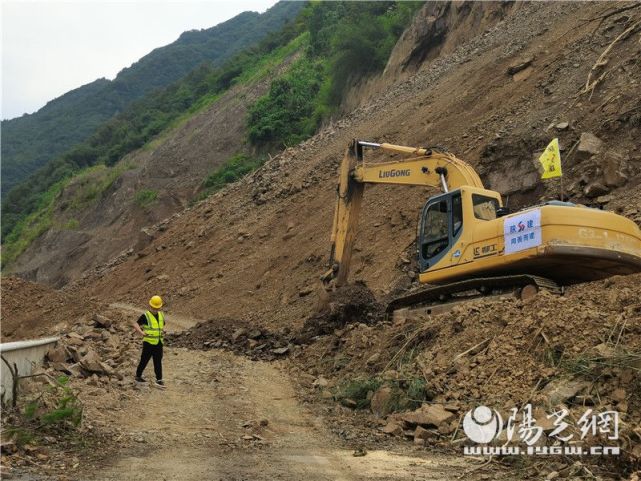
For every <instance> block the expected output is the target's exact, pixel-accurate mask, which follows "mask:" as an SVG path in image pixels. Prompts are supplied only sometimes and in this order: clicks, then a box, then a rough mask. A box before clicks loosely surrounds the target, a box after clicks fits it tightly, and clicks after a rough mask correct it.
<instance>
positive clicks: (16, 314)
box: [0, 276, 101, 342]
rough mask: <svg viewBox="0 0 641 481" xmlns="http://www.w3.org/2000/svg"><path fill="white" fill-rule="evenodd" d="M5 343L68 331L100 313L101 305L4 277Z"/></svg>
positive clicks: (70, 294) (76, 295)
mask: <svg viewBox="0 0 641 481" xmlns="http://www.w3.org/2000/svg"><path fill="white" fill-rule="evenodd" d="M1 289H2V303H1V309H2V311H1V312H2V314H1V317H2V323H1V324H0V325H1V328H2V341H3V342H8V341H16V340H22V339H33V338H36V337H41V336H51V335H55V334H59V333H61V332H66V331H67V329H68V327H69V326H71V325H73V323H74V322H77V321H78V320H81V319H84V318H87V317H89V316H91V314H92V313H94V312H100V309H101V308H100V307H99V305H98V303H97V302H95V301H94V300H91V299H86V298H85V296H84V295H82V294H78V293H70V292H62V291H58V290H55V289H51V288H49V287H46V286H43V285H41V284H36V283H33V282H28V281H24V280H22V279H20V278H18V277H4V276H3V277H2V279H1Z"/></svg>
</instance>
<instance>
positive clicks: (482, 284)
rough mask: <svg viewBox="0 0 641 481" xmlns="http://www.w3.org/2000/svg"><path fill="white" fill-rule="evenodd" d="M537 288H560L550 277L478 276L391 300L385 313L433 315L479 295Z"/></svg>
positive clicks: (531, 291) (523, 293)
mask: <svg viewBox="0 0 641 481" xmlns="http://www.w3.org/2000/svg"><path fill="white" fill-rule="evenodd" d="M540 289H546V290H548V291H551V292H554V293H557V294H561V293H562V288H561V287H560V286H559V285H558V284H557V283H556V282H554V281H553V280H551V279H547V278H545V277H540V276H532V275H526V274H520V275H510V276H499V277H481V278H475V279H467V280H464V281H458V282H452V283H449V284H445V285H442V286H433V287H428V288H426V289H421V290H419V291H417V292H412V293H411V294H408V295H406V296H403V297H399V298H396V299H394V300H393V301H392V302H390V303H389V304H388V305H387V309H386V312H387V314H388V315H395V316H396V315H397V314H400V315H407V314H408V313H409V312H414V311H415V310H416V311H420V313H422V314H437V313H441V312H445V311H447V310H449V309H450V308H451V307H453V306H454V305H457V304H460V303H461V302H465V301H469V300H472V299H478V298H482V297H492V296H504V295H506V294H517V295H520V296H521V297H527V296H529V295H531V294H534V293H536V292H538V291H539V290H540Z"/></svg>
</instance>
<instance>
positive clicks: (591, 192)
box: [583, 182, 610, 199]
mask: <svg viewBox="0 0 641 481" xmlns="http://www.w3.org/2000/svg"><path fill="white" fill-rule="evenodd" d="M608 192H610V189H609V188H608V187H606V186H605V185H603V184H602V183H600V182H592V183H591V184H588V185H586V186H585V188H584V189H583V193H584V194H585V196H586V197H588V198H589V199H593V198H595V197H599V196H602V195H605V194H607V193H608Z"/></svg>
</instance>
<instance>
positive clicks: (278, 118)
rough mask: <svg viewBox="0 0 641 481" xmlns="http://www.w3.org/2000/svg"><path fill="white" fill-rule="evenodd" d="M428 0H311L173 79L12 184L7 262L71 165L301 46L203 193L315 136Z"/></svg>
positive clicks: (35, 229) (136, 141)
mask: <svg viewBox="0 0 641 481" xmlns="http://www.w3.org/2000/svg"><path fill="white" fill-rule="evenodd" d="M422 4H423V2H314V3H310V4H307V5H306V6H305V7H304V8H303V9H302V10H301V11H300V12H299V14H298V15H297V17H296V18H295V19H294V20H292V21H289V22H286V23H285V24H284V26H283V27H282V28H281V29H280V30H277V31H274V32H272V33H270V34H268V35H267V36H266V37H265V38H264V39H263V40H262V41H261V42H259V43H258V44H257V45H256V46H254V47H251V48H248V49H245V50H243V51H242V52H241V53H239V54H237V55H236V56H234V57H233V58H231V59H229V60H227V61H226V62H225V63H223V64H222V65H220V66H218V65H216V64H214V63H212V62H209V63H202V64H200V65H199V66H198V67H197V68H195V69H194V70H192V71H191V72H189V73H188V74H187V75H186V76H184V77H183V78H182V79H180V80H178V81H176V82H174V83H172V84H171V85H169V86H168V87H166V88H164V89H157V90H155V91H153V92H151V93H150V94H148V95H146V96H144V97H142V98H141V99H139V100H137V101H135V102H133V103H131V104H130V105H129V106H128V107H127V108H126V109H124V110H123V111H122V112H121V113H119V114H117V115H116V116H114V117H113V118H112V119H110V120H108V121H107V122H105V123H103V124H102V125H101V126H100V127H99V128H98V129H97V130H96V131H95V132H94V133H93V134H92V135H91V136H90V137H89V138H88V139H87V140H86V141H85V142H83V143H81V144H78V145H76V146H74V147H73V148H71V149H70V150H68V151H67V152H65V153H64V154H63V155H60V156H58V157H57V158H56V159H54V160H53V161H50V162H49V163H47V164H46V165H45V166H44V167H42V168H40V169H39V170H38V171H37V172H36V173H35V174H34V175H32V176H31V177H30V178H29V179H27V181H25V182H22V183H21V184H19V185H18V186H16V187H15V188H14V189H13V190H12V191H11V192H10V193H9V194H8V196H7V197H6V199H5V201H4V202H3V206H2V214H3V220H4V222H3V225H2V234H3V243H4V245H3V258H2V260H3V263H6V262H10V261H11V260H12V259H14V258H15V257H16V256H17V255H19V254H20V253H21V252H22V251H23V250H24V249H25V248H26V247H27V246H28V245H29V243H30V242H31V241H32V240H33V239H35V238H36V237H37V236H39V235H40V234H42V233H43V232H45V231H46V230H47V229H48V228H49V227H50V226H51V213H52V205H53V203H54V202H55V199H56V196H57V195H58V193H59V192H60V190H61V189H62V188H64V185H65V184H66V182H68V180H69V179H70V178H71V177H72V176H73V175H77V174H78V173H79V172H82V171H83V169H86V168H91V167H93V166H97V165H103V166H107V167H110V166H114V165H115V164H116V163H118V161H119V160H120V159H122V157H123V156H124V155H126V154H127V153H129V152H132V151H133V150H135V149H138V148H141V147H143V146H144V145H145V144H146V143H148V142H149V141H151V140H153V139H154V138H156V137H157V136H158V135H162V133H163V132H164V131H165V130H167V129H169V128H171V127H172V126H174V125H176V124H177V122H180V120H181V119H185V118H188V117H189V116H190V115H193V113H195V112H197V111H199V110H200V109H202V108H204V107H206V106H209V105H211V104H212V103H213V102H215V101H216V99H217V98H219V97H220V95H221V94H222V93H224V92H225V91H226V90H227V89H228V88H230V87H231V86H232V85H234V84H238V83H243V82H248V81H253V80H255V79H256V78H257V77H260V76H261V75H263V76H264V75H269V73H270V72H271V69H270V68H268V67H269V66H270V65H274V64H278V63H279V62H282V61H283V60H284V59H285V58H286V57H288V56H290V55H291V54H292V53H294V52H298V53H299V55H298V57H297V60H296V61H295V62H294V63H293V65H292V66H291V67H290V68H289V70H288V71H287V72H286V73H285V74H283V75H282V76H280V77H279V78H274V79H272V82H271V87H270V89H269V91H268V93H267V94H266V95H265V96H263V97H261V98H259V99H258V100H257V102H256V103H255V104H254V105H253V106H252V107H251V108H250V112H249V115H248V117H247V119H246V123H247V132H248V137H247V146H245V147H243V146H242V145H239V146H238V153H237V154H236V155H235V156H233V157H232V158H230V159H229V160H228V162H227V163H226V164H224V165H223V166H222V167H220V168H219V169H217V170H216V171H215V172H212V173H211V175H210V176H209V177H208V178H207V179H204V181H203V189H202V192H201V194H200V197H199V198H202V197H204V196H206V195H208V194H209V193H211V192H213V191H215V190H217V189H220V188H221V187H223V186H224V185H225V184H227V183H229V182H233V181H235V180H237V179H238V178H239V177H240V176H242V175H245V174H246V173H247V172H249V171H251V170H253V169H255V168H257V167H258V166H260V164H261V162H262V159H264V157H265V156H266V154H267V153H269V152H276V151H278V150H280V149H282V148H283V147H284V146H286V145H293V144H295V143H298V142H300V141H302V140H304V139H306V138H308V137H310V136H311V135H313V134H314V133H315V131H316V130H317V128H318V127H319V125H321V123H322V122H323V121H324V120H326V119H327V118H329V117H330V116H331V115H332V114H334V113H335V112H336V111H337V109H338V108H339V107H340V104H341V100H342V98H343V96H344V94H345V93H346V92H347V91H348V90H349V88H350V87H351V86H353V85H355V84H356V83H357V82H358V81H360V80H361V79H363V78H364V77H365V76H367V75H371V74H374V73H376V72H379V71H381V70H382V69H383V68H384V67H385V64H386V62H387V59H388V57H389V54H390V52H391V49H392V48H393V46H394V44H395V42H396V40H397V39H398V37H399V36H400V34H401V33H402V32H403V30H404V29H405V27H406V26H407V25H408V24H409V22H410V21H411V18H412V16H413V15H414V13H415V12H416V10H417V9H418V8H419V7H420V6H421V5H422ZM181 38H182V37H181ZM247 147H251V148H247ZM250 152H251V155H250ZM99 195H100V192H97V193H96V196H99ZM194 200H197V199H194Z"/></svg>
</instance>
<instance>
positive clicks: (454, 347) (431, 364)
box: [297, 274, 641, 472]
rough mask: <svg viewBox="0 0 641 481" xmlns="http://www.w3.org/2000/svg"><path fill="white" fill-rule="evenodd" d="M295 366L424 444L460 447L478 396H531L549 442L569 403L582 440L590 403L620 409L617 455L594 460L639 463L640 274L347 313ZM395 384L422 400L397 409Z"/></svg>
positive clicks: (323, 390)
mask: <svg viewBox="0 0 641 481" xmlns="http://www.w3.org/2000/svg"><path fill="white" fill-rule="evenodd" d="M297 365H302V366H304V368H303V371H304V373H305V376H309V375H312V376H313V379H314V382H313V383H311V382H310V384H309V385H308V386H309V387H310V388H312V389H314V390H316V392H317V394H316V397H317V398H318V397H320V398H321V399H336V400H338V401H340V402H341V404H343V405H344V406H349V407H356V406H365V407H367V408H368V409H370V410H371V411H372V412H373V413H375V414H376V415H377V416H378V417H379V423H380V425H379V428H380V431H381V432H383V433H387V434H389V435H398V436H400V437H405V438H409V439H411V440H413V441H414V443H416V444H417V445H429V446H441V445H452V446H461V444H460V443H461V442H465V439H466V437H465V435H464V434H463V432H462V425H461V420H462V417H463V415H464V414H465V413H466V412H467V411H469V410H470V409H472V408H475V407H476V406H478V405H486V406H489V407H491V408H492V409H496V410H498V411H499V412H500V413H502V415H503V419H504V420H506V419H507V418H508V415H509V412H510V409H512V408H515V407H516V408H519V407H522V406H524V405H525V404H527V403H531V404H532V405H533V408H534V410H535V417H536V419H537V421H538V422H539V423H540V424H541V425H543V426H545V428H544V429H545V434H544V437H543V441H542V443H543V444H548V445H551V444H553V440H552V439H549V440H548V439H546V437H545V436H547V435H549V434H550V432H551V431H552V429H550V426H551V424H550V421H549V420H547V421H546V415H549V414H551V413H552V412H554V411H555V410H558V409H561V408H566V409H568V411H569V412H570V415H569V418H568V419H570V420H571V421H570V427H569V428H568V432H567V433H566V434H572V435H574V436H575V437H577V439H578V437H580V432H579V423H578V420H579V419H580V418H581V416H582V415H583V414H584V413H585V412H586V410H587V409H592V410H593V411H594V412H603V411H609V410H614V411H617V412H619V413H620V416H621V423H620V426H619V428H620V430H621V435H620V436H619V439H618V441H616V442H615V444H617V443H618V444H617V445H619V446H620V447H621V450H622V454H621V456H619V457H616V459H611V460H604V459H596V458H595V459H594V460H592V461H591V462H594V463H601V467H606V466H607V465H608V464H609V463H610V464H612V465H614V466H615V468H616V469H618V470H622V472H623V471H625V472H630V470H633V469H635V467H636V469H639V467H640V466H641V429H640V428H639V426H640V423H641V274H637V275H631V276H616V277H612V278H609V279H605V280H602V281H598V282H592V283H587V284H582V285H577V286H573V287H571V288H569V289H568V291H567V292H566V294H565V295H563V296H557V295H553V294H550V293H548V292H546V291H542V292H540V293H539V294H537V295H536V296H534V297H533V298H531V299H528V300H526V301H521V300H518V299H514V298H505V299H503V300H499V301H491V300H478V301H473V302H471V303H467V304H464V305H461V306H457V307H455V308H454V309H453V310H452V311H451V312H448V313H444V314H441V315H435V316H428V317H425V318H422V319H418V320H399V321H396V322H391V321H390V322H383V323H378V324H375V325H367V324H366V323H354V324H350V325H348V326H346V327H345V328H344V329H337V330H336V331H334V332H333V333H332V334H329V335H327V336H324V337H322V338H320V339H319V340H318V342H316V343H314V344H312V345H310V346H308V347H307V348H306V349H305V351H304V352H303V355H302V356H300V357H298V358H297ZM319 380H320V381H319ZM346 386H347V388H349V389H346ZM361 386H365V387H366V388H365V389H360V390H358V389H357V388H358V387H361ZM417 386H420V389H419V390H418V391H417V388H416V387H417ZM346 392H349V393H350V394H351V395H352V396H353V398H352V399H349V401H346V400H345V393H346ZM399 392H400V393H405V394H407V393H408V392H412V397H413V398H414V399H417V398H418V399H420V400H421V401H422V403H421V405H420V407H418V409H416V410H415V411H410V412H402V409H403V408H405V409H407V407H406V405H403V404H402V403H400V404H399V399H400V400H402V396H400V397H399V396H398V394H399ZM328 393H331V395H328ZM357 396H362V397H361V398H358V397H357ZM399 409H401V412H395V411H398V410H399ZM504 441H505V440H503V441H502V442H504ZM604 441H605V438H604V435H601V436H594V437H590V438H589V439H588V440H587V441H586V443H587V444H588V445H595V444H599V443H600V442H601V443H603V442H604ZM610 444H612V442H610ZM583 462H587V461H586V460H585V459H584V460H583ZM611 467H612V466H610V468H611Z"/></svg>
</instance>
